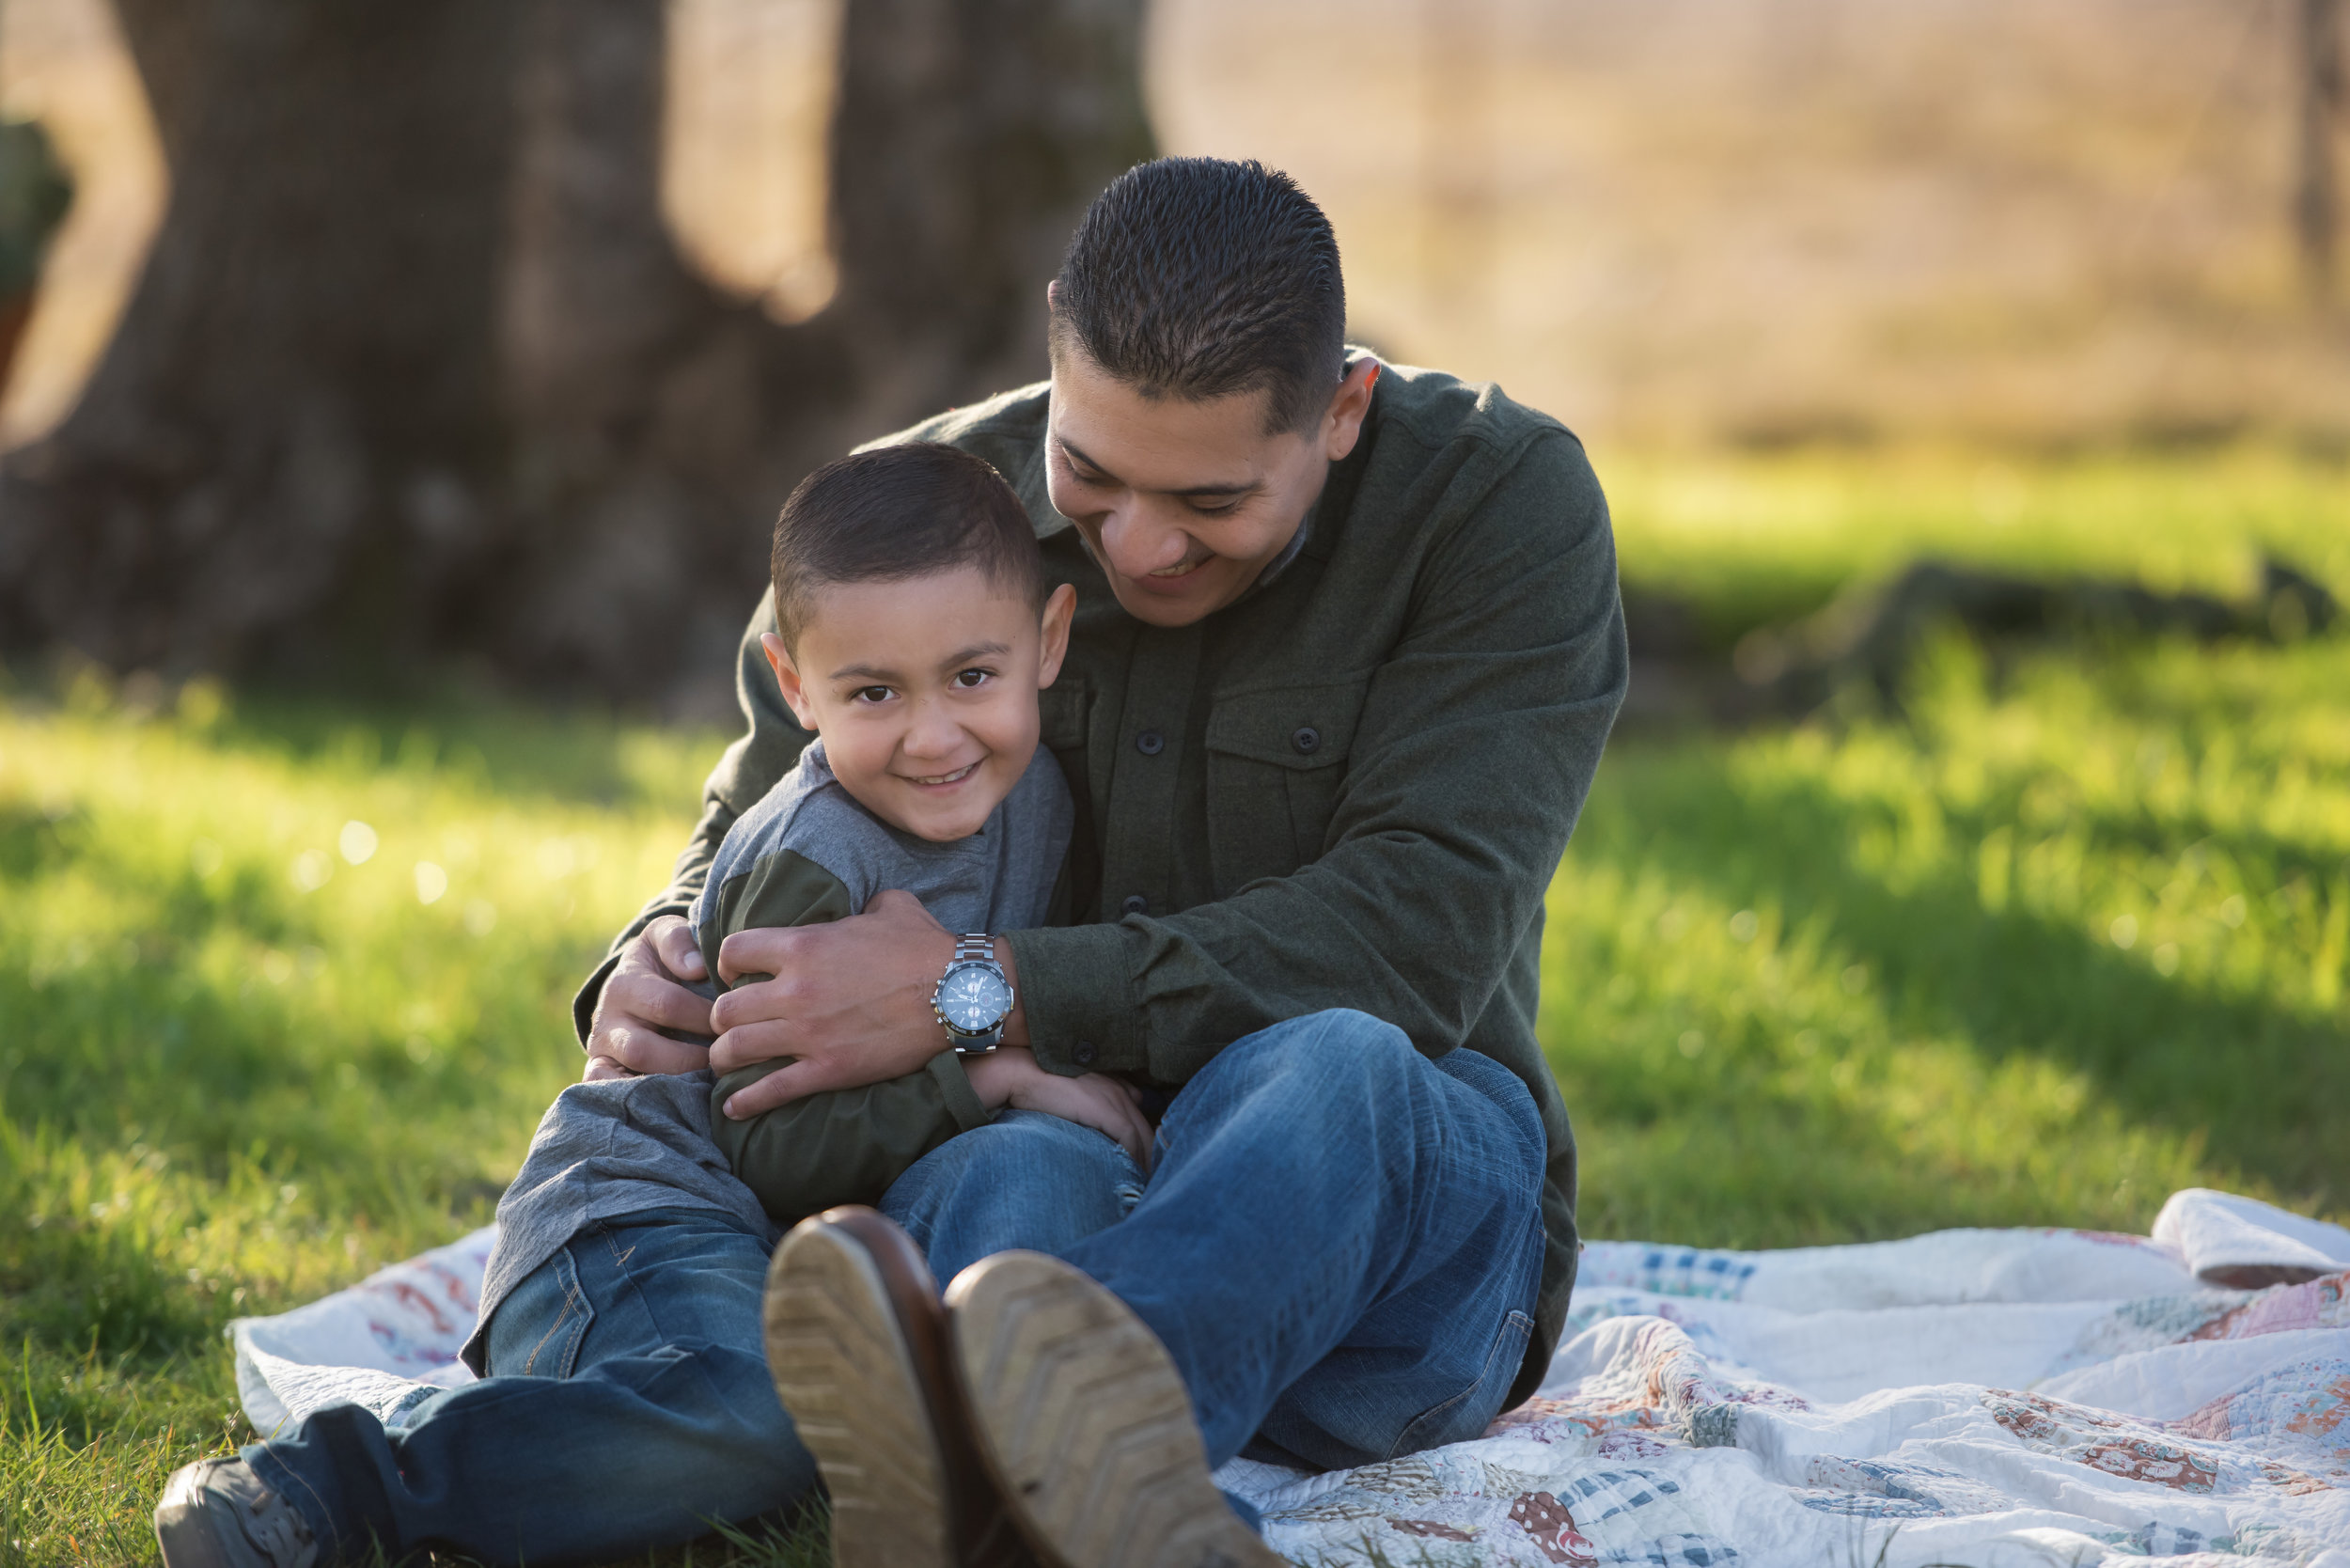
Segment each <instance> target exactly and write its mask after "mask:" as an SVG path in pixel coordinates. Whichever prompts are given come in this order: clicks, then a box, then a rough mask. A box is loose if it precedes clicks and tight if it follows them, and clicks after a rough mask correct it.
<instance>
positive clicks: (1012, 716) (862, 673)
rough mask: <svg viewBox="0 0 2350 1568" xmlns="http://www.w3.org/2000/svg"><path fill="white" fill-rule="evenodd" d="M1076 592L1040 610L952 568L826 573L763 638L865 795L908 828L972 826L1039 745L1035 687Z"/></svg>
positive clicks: (848, 778)
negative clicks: (921, 572)
mask: <svg viewBox="0 0 2350 1568" xmlns="http://www.w3.org/2000/svg"><path fill="white" fill-rule="evenodd" d="M1076 602H1077V600H1076V594H1075V592H1074V591H1073V590H1072V589H1071V588H1067V587H1065V586H1064V587H1062V588H1056V589H1055V590H1054V591H1053V597H1052V598H1051V599H1050V600H1049V601H1048V602H1047V603H1046V604H1045V606H1044V613H1043V615H1042V617H1040V616H1039V615H1038V614H1037V612H1036V609H1035V607H1034V606H1033V605H1032V604H1030V603H1029V602H1028V600H1027V599H1026V596H1024V595H1021V594H1018V593H1014V592H1011V591H1009V590H1007V589H1005V588H1001V587H998V586H997V585H996V584H995V583H994V582H992V581H990V580H989V578H988V576H987V574H986V573H985V572H981V571H979V568H977V567H968V566H967V567H958V568H955V569H953V570H951V571H948V572H932V573H930V574H928V575H927V576H921V577H913V578H906V579H903V580H901V581H898V582H877V583H833V584H829V585H827V586H825V587H824V588H821V589H820V590H818V591H817V593H816V594H815V595H814V604H813V613H811V614H810V615H809V617H808V619H807V624H806V625H804V626H802V627H801V628H800V637H799V645H798V647H797V648H796V649H788V648H786V647H785V646H784V643H783V639H782V638H780V637H778V636H776V635H774V634H773V633H769V634H768V635H766V637H765V638H763V639H762V642H763V646H764V647H765V649H766V651H767V662H768V664H769V665H770V666H773V667H774V669H775V672H776V684H777V685H779V686H780V687H781V688H782V691H783V699H784V701H785V702H786V703H787V704H789V705H790V707H791V713H792V714H793V716H794V717H796V718H797V719H798V720H799V721H800V723H801V725H802V727H804V728H806V729H813V730H815V731H816V732H817V733H818V734H819V735H822V736H823V740H824V760H826V761H827V762H829V763H830V764H831V765H832V771H833V773H834V775H835V776H838V778H839V780H840V783H841V786H842V788H844V789H846V790H847V791H848V792H849V793H850V794H851V795H853V796H854V797H855V798H856V800H857V802H858V804H860V805H861V806H863V807H864V808H866V809H867V810H869V811H870V812H872V813H873V815H875V816H877V817H879V818H880V819H881V820H882V821H884V822H885V823H889V824H890V825H891V826H892V827H896V828H900V829H901V830H903V831H904V832H907V833H911V834H913V835H915V836H916V837H917V838H920V839H931V840H932V841H933V842H937V843H946V842H949V841H951V840H953V839H964V838H968V837H969V836H970V835H972V834H974V833H977V832H978V831H979V829H980V828H981V827H982V826H984V825H985V824H986V822H987V818H988V813H989V812H991V811H993V810H995V808H996V806H997V805H998V804H999V803H1000V802H1001V801H1002V800H1003V798H1004V797H1005V796H1006V795H1008V794H1010V793H1011V789H1012V786H1013V785H1015V784H1017V783H1019V782H1020V776H1021V775H1022V774H1023V773H1026V771H1027V767H1028V760H1029V759H1030V758H1031V757H1033V756H1034V755H1035V754H1036V741H1037V709H1036V694H1037V693H1038V692H1039V691H1040V690H1042V688H1044V687H1046V686H1049V685H1051V684H1052V683H1053V681H1054V678H1055V677H1056V676H1058V674H1059V673H1060V664H1061V656H1062V654H1063V653H1065V652H1066V651H1068V647H1069V618H1070V613H1071V611H1072V610H1073V609H1074V608H1075V606H1076Z"/></svg>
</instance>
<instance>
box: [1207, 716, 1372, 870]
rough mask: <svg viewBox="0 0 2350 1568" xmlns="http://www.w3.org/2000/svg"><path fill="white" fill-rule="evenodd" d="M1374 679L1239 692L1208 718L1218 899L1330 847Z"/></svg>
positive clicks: (1212, 858) (1212, 862) (1211, 842)
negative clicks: (1349, 760)
mask: <svg viewBox="0 0 2350 1568" xmlns="http://www.w3.org/2000/svg"><path fill="white" fill-rule="evenodd" d="M1369 686H1370V680H1369V678H1368V677H1355V678H1353V679H1349V680H1344V681H1331V682H1317V683H1315V684H1312V685H1297V686H1279V687H1273V688H1267V689H1261V690H1258V691H1249V692H1237V693H1234V694H1232V695H1230V696H1228V697H1223V698H1218V699H1217V700H1216V702H1215V705H1214V708H1213V709H1211V710H1210V712H1209V714H1208V857H1209V869H1210V870H1211V871H1212V873H1213V875H1214V883H1215V896H1216V897H1217V898H1220V899H1221V898H1230V896H1231V895H1232V894H1234V893H1236V892H1238V891H1239V890H1240V889H1241V888H1242V887H1243V886H1246V885H1247V884H1249V883H1251V882H1254V881H1256V880H1258V879H1259V878H1261V877H1272V876H1288V875H1289V874H1290V873H1291V872H1293V871H1294V870H1297V869H1298V868H1299V867H1301V866H1304V865H1308V864H1309V863H1310V862H1312V861H1314V860H1316V859H1318V858H1319V857H1320V856H1321V855H1322V854H1323V852H1324V850H1325V849H1327V848H1328V847H1329V837H1330V826H1331V820H1332V818H1333V817H1335V816H1336V815H1337V812H1338V804H1339V791H1340V787H1341V786H1342V785H1343V784H1344V783H1345V782H1346V763H1347V758H1348V757H1349V755H1350V754H1351V753H1352V752H1353V750H1354V747H1355V726H1356V723H1357V721H1358V720H1359V719H1360V718H1361V716H1362V711H1363V698H1364V694H1365V692H1366V690H1367V689H1368V687H1369Z"/></svg>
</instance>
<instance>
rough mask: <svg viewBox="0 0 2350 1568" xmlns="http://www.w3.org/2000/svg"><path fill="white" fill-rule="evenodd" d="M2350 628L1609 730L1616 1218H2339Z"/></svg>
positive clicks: (1585, 1050) (1572, 859)
mask: <svg viewBox="0 0 2350 1568" xmlns="http://www.w3.org/2000/svg"><path fill="white" fill-rule="evenodd" d="M2345 692H2350V643H2345V642H2344V641H2343V640H2342V639H2334V640H2332V641H2329V642H2326V643H2323V644H2316V645H2309V646H2304V647H2301V648H2298V649H2295V650H2291V651H2281V652H2279V651H2268V650H2257V649H2237V650H2232V651H2222V652H2219V653H2217V654H2212V653H2205V652H2199V651H2193V650H2187V649H2180V648H2155V649H2150V650H2145V651H2137V652H2132V653H2125V654H2116V655H2113V656H2111V657H2109V658H2107V659H2104V660H2100V661H2098V662H2095V663H2093V664H2090V665H2083V664H2080V663H2078V662H2075V661H2070V660H2059V659H2054V658H2046V659H2040V660H2035V661H2032V662H2029V663H2028V664H2026V665H2024V666H2019V667H2018V668H2016V669H2014V670H2013V671H2011V672H2010V673H2009V675H2008V676H2007V677H2006V678H2005V681H2004V684H2003V685H2002V684H1998V683H1996V682H1989V681H1988V677H1987V672H1986V670H1985V668H1984V666H1983V665H1982V661H1981V660H1980V659H1979V658H1978V657H1976V656H1975V655H1974V654H1973V653H1972V651H1971V650H1970V649H1968V648H1967V647H1966V645H1964V644H1955V643H1954V644H1950V645H1946V646H1945V647H1944V648H1943V649H1941V650H1940V651H1939V653H1938V654H1937V657H1936V659H1935V662H1934V663H1933V664H1932V665H1931V666H1930V667H1929V668H1928V669H1927V670H1926V671H1924V672H1923V673H1922V674H1921V676H1920V679H1919V685H1918V688H1917V690H1916V691H1915V692H1914V693H1913V694H1912V697H1911V700H1910V705H1909V711H1908V713H1907V714H1906V716H1905V717H1904V718H1903V719H1898V720H1897V719H1890V718H1878V719H1864V720H1860V721H1858V722H1827V721H1823V722H1821V723H1818V724H1815V725H1812V726H1807V727H1804V728H1800V729H1794V730H1792V731H1783V732H1772V733H1765V734H1759V735H1755V736H1751V737H1747V738H1745V739H1739V740H1721V739H1707V740H1695V741H1684V742H1676V743H1673V744H1669V745H1658V744H1653V743H1647V744H1644V743H1641V742H1638V741H1637V740H1633V741H1627V742H1624V743H1621V744H1620V745H1619V746H1618V747H1617V749H1615V750H1614V751H1613V752H1611V753H1610V756H1609V759H1608V761H1607V764H1606V767H1605V768H1604V769H1603V771H1602V775H1601V780H1600V784H1599V787H1598V789H1597V790H1596V792H1595V793H1594V796H1593V799H1592V803H1591V807H1590V811H1589V812H1588V813H1587V815H1586V817H1585V819H1584V823H1583V825H1582V828H1581V830H1580V831H1579V833H1578V835H1577V839H1576V841H1575V846H1574V848H1573V849H1571V850H1570V852H1569V854H1568V857H1567V861H1566V863H1565V865H1564V866H1563V867H1562V868H1561V869H1560V872H1559V879H1558V881H1557V883H1556V884H1555V885H1554V887H1553V891H1552V896H1551V902H1550V915H1551V928H1550V933H1549V937H1548V946H1547V950H1546V963H1545V987H1544V995H1543V1007H1544V1021H1545V1028H1546V1036H1547V1039H1548V1040H1549V1042H1550V1043H1551V1047H1552V1052H1553V1059H1554V1061H1555V1062H1556V1063H1557V1065H1558V1067H1559V1074H1560V1078H1561V1081H1562V1083H1563V1084H1564V1085H1565V1087H1566V1090H1567V1095H1568V1103H1569V1105H1570V1106H1571V1108H1573V1109H1574V1110H1575V1113H1576V1117H1577V1126H1578V1129H1579V1130H1580V1132H1581V1135H1582V1141H1583V1145H1584V1150H1585V1168H1584V1180H1583V1192H1584V1217H1585V1222H1586V1224H1587V1226H1588V1227H1589V1228H1590V1231H1591V1233H1592V1234H1595V1235H1606V1236H1624V1235H1640V1236H1648V1237H1657V1238H1669V1239H1673V1240H1687V1239H1701V1240H1705V1241H1709V1242H1714V1243H1719V1244H1727V1243H1731V1242H1736V1243H1740V1244H1744V1245H1759V1246H1776V1245H1787V1244H1791V1243H1794V1242H1799V1241H1816V1240H1833V1239H1848V1238H1857V1237H1867V1236H1883V1235H1889V1234H1898V1233H1902V1232H1904V1231H1912V1230H1918V1229H1922V1228H1926V1227H1929V1226H1934V1225H1946V1224H1961V1223H1966V1224H2068V1225H2102V1226H2110V1227H2113V1228H2116V1229H2123V1230H2139V1231H2142V1230H2143V1229H2144V1228H2145V1226H2146V1224H2147V1223H2148V1222H2149V1221H2150V1220H2151V1219H2152V1217H2153V1214H2154V1207H2155V1206H2156V1205H2158V1204H2159V1203H2160V1202H2161V1200H2162V1199H2163V1198H2164V1197H2165V1196H2167V1195H2168V1193H2169V1192H2170V1191H2171V1190H2172V1189H2174V1188H2176V1187H2179V1186H2185V1185H2190V1184H2211V1185H2220V1186H2229V1187H2233V1188H2236V1189H2239V1190H2246V1191H2252V1192H2257V1193H2261V1194H2263V1195H2264V1196H2269V1197H2273V1198H2278V1199H2281V1200H2285V1201H2288V1202H2291V1203H2293V1204H2295V1206H2296V1207H2302V1208H2317V1209H2326V1208H2331V1209H2334V1210H2336V1211H2339V1210H2340V1209H2341V1208H2342V1206H2343V1205H2344V1204H2345V1202H2346V1201H2350V1152H2345V1150H2344V1148H2343V1146H2342V1141H2341V1138H2340V1137H2339V1131H2340V1128H2341V1126H2342V1122H2343V1119H2344V1117H2345V1114H2350V1005H2345V1000H2344V997H2343V981H2344V979H2345V971H2346V969H2350V701H2345V700H2344V698H2343V697H2342V694H2343V693H2345Z"/></svg>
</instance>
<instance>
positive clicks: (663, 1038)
mask: <svg viewBox="0 0 2350 1568" xmlns="http://www.w3.org/2000/svg"><path fill="white" fill-rule="evenodd" d="M775 614H776V612H775V603H774V601H773V600H772V599H770V598H769V597H768V596H767V595H765V594H761V595H760V602H759V607H758V609H756V610H755V611H753V612H752V616H751V625H750V630H749V632H748V633H746V634H745V635H744V639H743V645H742V648H741V649H740V650H739V651H738V653H737V657H736V667H735V677H734V690H735V698H736V700H737V701H738V702H739V703H740V704H741V706H742V709H743V715H744V719H745V720H746V721H747V723H748V726H749V728H748V729H746V730H745V731H744V734H743V735H742V737H741V738H740V739H738V740H737V741H736V742H735V743H734V744H733V745H730V746H729V747H728V748H727V752H726V755H725V756H724V757H721V758H720V759H719V760H718V765H717V766H716V767H715V768H713V769H712V770H711V774H710V779H709V782H708V783H706V784H704V785H703V787H702V817H701V821H700V822H699V823H697V824H696V826H695V828H694V836H693V838H691V839H688V840H687V841H686V845H685V849H684V851H683V853H682V854H681V855H679V856H678V858H677V867H676V869H675V870H674V871H672V872H671V874H670V877H669V886H666V887H665V888H663V889H662V890H661V891H660V892H659V893H657V894H655V895H654V896H653V898H652V900H651V902H649V903H647V904H646V905H645V907H644V908H643V909H641V910H639V911H637V914H636V917H635V919H633V920H631V921H630V922H629V923H628V924H627V925H626V926H625V927H623V928H621V931H620V933H619V936H617V937H615V938H614V939H613V942H612V947H611V949H610V950H609V951H607V952H606V953H605V955H604V959H603V963H602V964H598V965H597V966H596V969H595V972H594V973H593V974H590V975H589V976H588V977H587V982H586V983H585V984H583V985H582V986H581V987H580V988H579V994H578V995H577V996H574V997H572V1025H573V1027H575V1028H577V1029H578V1031H579V1038H580V1042H581V1043H582V1044H584V1045H585V1046H586V1047H587V1058H588V1059H587V1076H589V1077H599V1076H610V1075H613V1074H616V1073H691V1072H694V1071H697V1070H698V1069H700V1068H703V1067H707V1066H709V1065H710V1061H709V1047H708V1046H706V1045H696V1044H691V1043H686V1042H683V1041H679V1040H673V1039H670V1038H669V1037H668V1036H667V1035H666V1033H664V1032H663V1031H665V1030H674V1031H677V1032H679V1033H684V1034H698V1035H710V1034H714V1033H716V1032H717V1031H716V1030H715V1029H714V1028H713V1027H712V1026H711V1019H710V1004H709V1003H708V1002H707V1001H705V1000H704V999H703V998H701V997H700V996H696V995H695V994H694V993H693V992H691V991H689V990H687V989H686V988H685V987H684V986H683V985H682V984H680V983H678V982H679V980H704V979H707V978H712V977H714V975H715V971H714V970H713V969H711V968H709V967H708V965H707V964H706V963H705V961H704V960H703V958H702V956H701V955H700V954H699V953H698V952H697V950H696V949H695V948H694V945H693V940H692V937H691V936H690V934H688V933H687V931H686V928H685V926H684V923H683V922H684V919H685V917H686V916H687V915H688V914H689V913H691V911H692V909H693V906H694V900H695V899H696V898H697V897H698V896H699V895H700V893H701V889H702V883H703V881H704V879H706V878H707V877H708V876H709V874H710V863H711V861H712V860H713V858H715V856H716V855H717V853H718V845H719V844H720V843H721V842H722V841H723V840H724V839H725V838H726V836H727V829H728V828H729V827H731V826H733V825H734V820H735V818H737V817H739V816H741V815H742V814H743V813H744V811H747V810H749V809H750V808H751V807H752V805H753V804H754V803H756V802H757V801H758V800H759V798H760V796H761V795H764V794H765V793H766V792H768V790H769V789H770V788H772V787H773V786H774V784H775V782H776V779H778V778H781V777H782V776H784V774H785V773H787V772H789V771H790V769H791V765H792V764H793V763H795V762H797V761H798V760H800V752H801V750H802V749H803V748H805V747H806V746H807V743H808V742H809V741H811V740H813V739H814V738H815V737H813V736H812V735H810V734H809V733H808V732H807V730H805V729H801V728H800V727H799V725H798V724H797V723H796V722H795V721H794V720H793V719H792V717H791V710H790V709H788V708H786V707H785V706H784V705H783V698H782V695H781V694H780V693H779V692H778V691H777V690H776V682H775V677H774V675H773V673H772V672H770V671H769V669H768V667H767V661H766V656H765V655H764V654H763V653H761V652H760V646H759V638H760V633H762V632H772V631H774V630H775V627H776V621H775Z"/></svg>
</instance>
